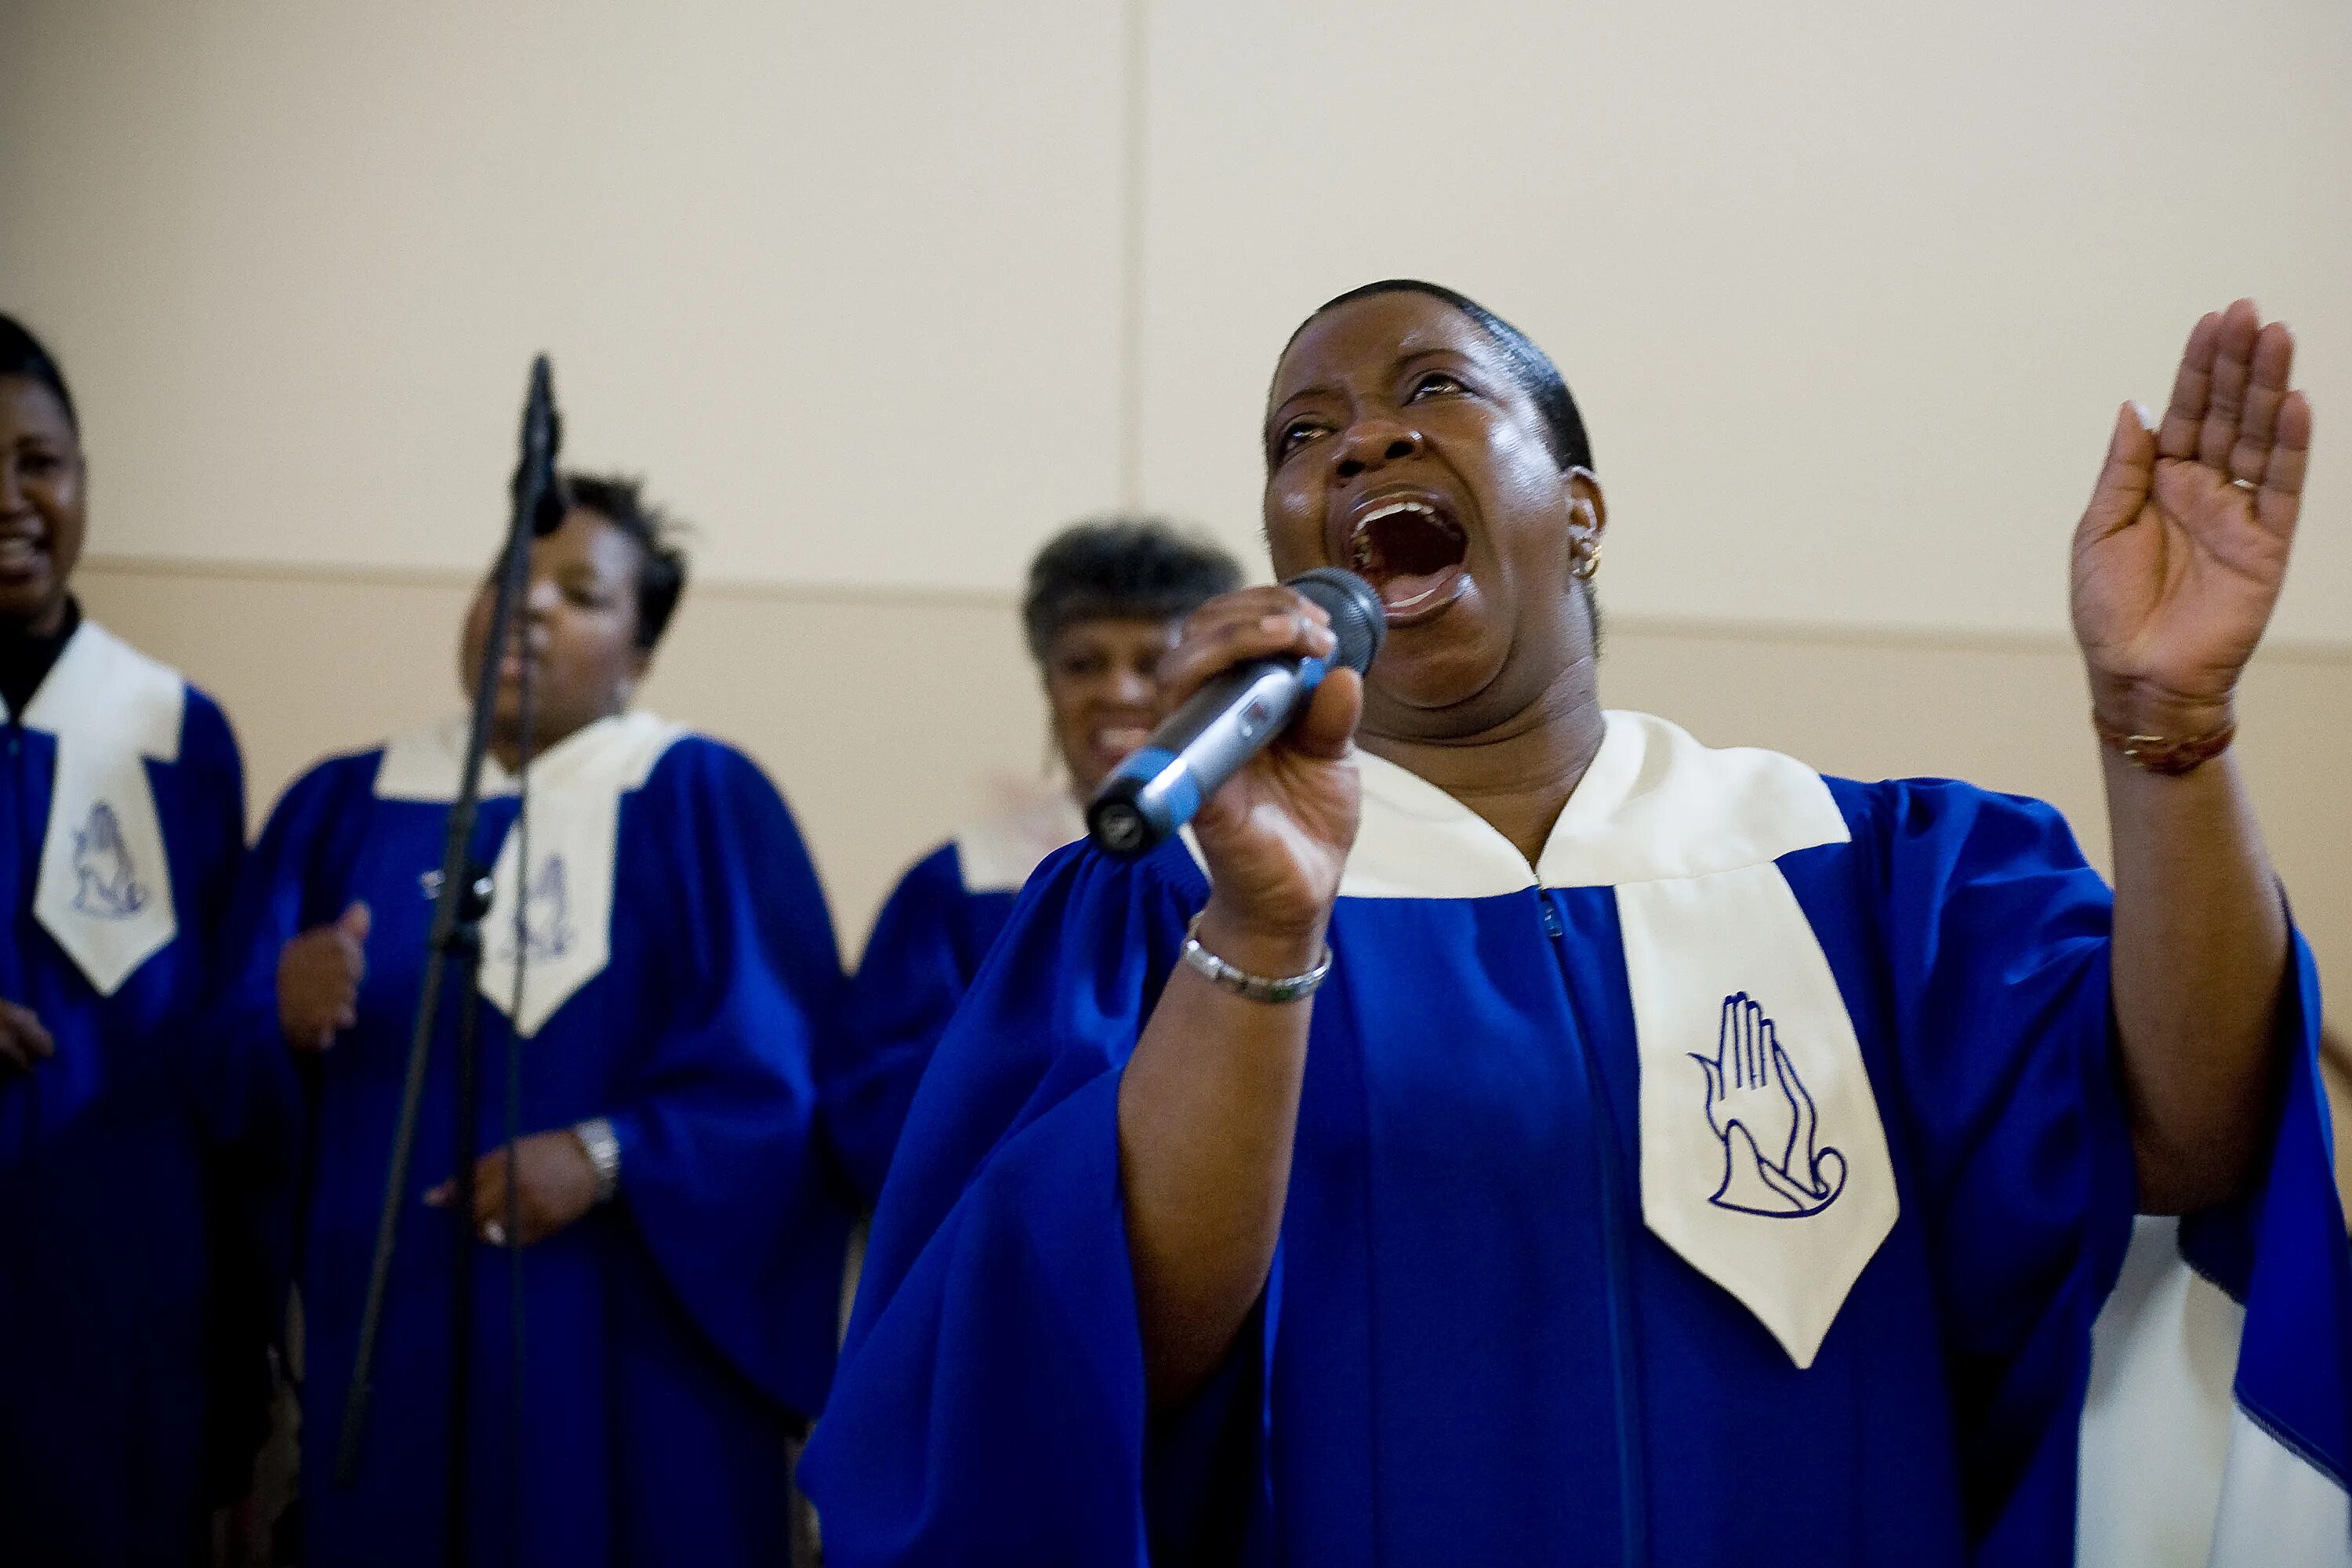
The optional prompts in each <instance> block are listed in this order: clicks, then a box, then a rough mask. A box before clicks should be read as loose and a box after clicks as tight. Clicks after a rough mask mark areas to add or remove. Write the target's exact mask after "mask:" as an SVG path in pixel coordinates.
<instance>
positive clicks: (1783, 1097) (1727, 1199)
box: [1690, 991, 1845, 1219]
mask: <svg viewBox="0 0 2352 1568" xmlns="http://www.w3.org/2000/svg"><path fill="white" fill-rule="evenodd" d="M1690 1057H1691V1060H1693V1061H1695V1062H1696V1063H1698V1065H1699V1070H1700V1071H1702V1072H1704V1073H1705V1074H1706V1121H1707V1125H1708V1126H1710V1127H1712V1128H1713V1129H1715V1136H1716V1138H1717V1141H1718V1142H1721V1143H1722V1145H1723V1181H1722V1184H1720V1185H1719V1186H1717V1188H1716V1190H1715V1194H1714V1196H1712V1197H1710V1198H1709V1199H1708V1200H1707V1201H1708V1202H1709V1203H1711V1204H1714V1205H1716V1206H1717V1208H1727V1209H1737V1210H1738V1211H1739V1212H1741V1213H1743V1214H1753V1215H1764V1216H1766V1217H1768V1218H1771V1219H1802V1218H1804V1217H1805V1216H1806V1215H1816V1214H1819V1213H1821V1212H1822V1210H1823V1209H1825V1208H1827V1207H1829V1206H1830V1205H1832V1204H1833V1203H1835V1202H1836V1201H1837V1196H1838V1194H1839V1193H1841V1192H1843V1190H1844V1189H1845V1156H1844V1155H1843V1154H1841V1153H1839V1152H1837V1151H1836V1150H1835V1149H1821V1150H1819V1151H1816V1149H1815V1147H1814V1131H1815V1120H1816V1119H1815V1116H1814V1113H1813V1097H1812V1096H1811V1095H1810V1094H1808V1093H1806V1092H1805V1086H1804V1084H1803V1082H1802V1081H1801V1080H1800V1079H1798V1077H1797V1069H1796V1068H1795V1067H1794V1066H1793V1065H1792V1064H1791V1063H1790V1060H1789V1053H1788V1052H1787V1051H1785V1050H1783V1049H1781V1048H1780V1035H1779V1031H1778V1030H1777V1029H1775V1027H1774V1026H1773V1023H1772V1020H1771V1019H1769V1018H1768V1017H1766V1016H1764V1009H1763V1007H1762V1006H1761V1005H1759V1004H1758V1003H1756V1002H1753V1001H1751V1000H1749V999H1748V993H1746V992H1745V991H1736V992H1734V993H1732V994H1730V995H1728V996H1726V997H1725V998H1724V999H1723V1017H1722V1023H1721V1025H1720V1026H1718V1029H1717V1035H1716V1044H1715V1056H1714V1058H1713V1059H1711V1060H1710V1059H1709V1058H1706V1057H1703V1056H1700V1055H1699V1054H1698V1053H1697V1052H1696V1051H1693V1052H1692V1053H1690Z"/></svg>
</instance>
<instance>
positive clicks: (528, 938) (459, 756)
mask: <svg viewBox="0 0 2352 1568" xmlns="http://www.w3.org/2000/svg"><path fill="white" fill-rule="evenodd" d="M685 733H686V731H685V730H683V729H682V728H680V727H679V726H677V725H676V724H672V723H669V722H668V721H665V720H662V719H657V718H656V717H654V716H653V715H652V714H650V713H636V712H630V713H621V714H616V715H614V717H612V718H609V719H600V720H598V721H596V722H595V723H593V724H590V725H588V726H587V727H586V728H584V729H583V730H581V731H578V732H576V733H574V734H572V735H569V736H567V737H565V739H564V740H563V742H562V743H561V744H560V745H556V746H553V747H551V748H550V749H549V750H548V752H546V753H545V754H544V755H542V756H540V757H537V758H535V759H533V760H532V762H531V764H530V869H529V872H528V874H524V873H523V871H522V868H521V857H522V846H521V843H520V835H519V834H517V833H515V832H514V831H513V830H512V829H511V828H509V830H508V833H507V835H506V837H505V839H504V841H503V842H502V843H501V845H500V846H499V856H498V863H497V865H496V867H495V868H493V870H492V871H491V886H492V892H491V895H490V910H489V913H488V915H486V916H485V917H483V921H482V973H481V992H482V995H483V997H484V999H485V1000H487V1001H488V1002H489V1003H490V1005H493V1006H495V1007H497V1008H499V1009H500V1010H501V1011H503V1012H507V1013H508V1014H509V1016H510V1017H511V1019H512V1021H513V1024H514V1026H515V1031H516V1033H518V1034H520V1035H523V1036H525V1037H529V1036H531V1035H535V1034H537V1033H538V1032H539V1030H540V1027H541V1026H542V1025H544V1024H545V1023H546V1022H547V1020H548V1019H549V1018H551V1017H552V1016H554V1014H555V1011H556V1009H558V1008H559V1007H561V1006H562V1005H563V1004H564V1003H565V1002H567V1001H569V1000H570V999H571V998H572V994H573V993H575V992H577V991H578V990H579V989H580V988H581V987H582V986H583V985H585V984H588V982H589V981H591V980H593V979H594V978H595V977H596V976H597V975H598V974H600V973H603V972H604V965H605V964H606V963H608V962H610V960H611V958H612V942H613V877H614V866H615V865H616V863H617V859H618V848H619V834H620V813H621V797H622V796H623V795H626V794H628V793H629V792H630V791H632V790H635V789H638V788H641V787H643V785H644V784H645V782H646V779H647V778H648V777H650V776H651V775H652V773H653V771H654V767H655V765H656V763H659V762H660V761H661V759H662V757H663V755H664V754H665V753H666V752H668V750H669V748H670V747H671V746H672V745H673V744H675V743H676V742H677V740H678V739H679V737H681V736H682V735H684V734H685ZM465 746H466V721H465V720H464V719H462V718H461V719H455V720H449V721H444V722H442V723H439V724H436V725H433V726H431V727H430V728H428V729H425V730H419V731H413V732H412V733H410V734H407V735H404V736H402V737H400V738H399V739H397V740H395V741H393V742H391V743H389V744H388V745H386V746H385V747H384V749H383V761H382V762H381V763H379V764H378V765H377V768H376V776H375V794H376V798H378V799H379V800H403V801H416V802H420V803H426V804H434V805H447V804H448V803H449V802H451V801H453V800H455V799H456V798H457V781H458V773H459V772H460V768H461V765H462V763H464V760H465ZM515 792H516V783H515V779H514V777H513V775H511V774H509V773H508V772H507V771H506V769H504V768H503V767H500V766H499V763H498V760H497V759H496V758H494V757H486V758H484V759H483V762H482V795H483V797H484V798H485V799H488V798H491V797H494V796H499V795H513V794H514V793H515ZM519 904H520V905H521V906H522V911H521V912H522V925H521V929H520V933H518V931H517V927H516V915H517V909H518V905H519ZM518 957H520V959H521V965H520V967H521V972H522V973H521V979H522V985H523V993H522V1003H521V1005H520V1008H518V1007H517V1006H516V1005H515V982H516V968H517V959H518Z"/></svg>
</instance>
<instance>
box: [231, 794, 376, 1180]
mask: <svg viewBox="0 0 2352 1568" xmlns="http://www.w3.org/2000/svg"><path fill="white" fill-rule="evenodd" d="M374 774H375V753H373V752H369V753H362V754H361V755H358V756H351V757H337V758H332V759H331V760H329V761H327V762H324V763H320V764H319V765H318V766H316V767H314V768H312V769H311V770H310V772H309V773H305V774H303V775H302V776H301V777H300V778H299V779H297V780H296V781H295V782H294V783H293V784H291V785H289V787H288V789H287V791H286V794H285V795H284V796H283V797H281V798H280V799H279V801H278V805H276V806H275V807H274V808H272V809H271V811H270V814H269V820H268V823H266V824H265V825H264V826H263V827H262V830H261V837H260V838H259V839H258V840H257V842H256V843H255V845H254V847H253V848H252V850H251V852H250V853H248V854H247V857H246V858H245V864H244V866H243V868H242V869H241V871H240V873H239V875H238V877H237V879H236V889H235V891H234V894H233V896H232V897H231V898H230V900H228V906H227V912H226V917H225V918H224V920H223V921H222V922H221V931H220V942H219V950H218V951H219V959H218V964H217V982H216V984H215V990H214V993H213V996H212V1002H211V1006H210V1008H209V1011H208V1017H209V1025H208V1027H207V1029H206V1030H205V1034H206V1036H207V1044H208V1047H209V1053H208V1055H209V1059H208V1063H207V1068H206V1071H205V1081H204V1084H203V1086H202V1104H203V1108H204V1111H205V1123H206V1131H207V1132H208V1133H209V1134H210V1136H211V1138H212V1140H213V1141H214V1142H215V1143H216V1144H222V1145H230V1146H235V1147H236V1148H238V1149H240V1150H241V1151H243V1152H244V1153H245V1154H246V1155H247V1157H248V1158H249V1159H252V1160H254V1161H257V1162H260V1163H264V1164H266V1165H267V1166H268V1168H269V1169H270V1170H271V1171H273V1172H274V1173H277V1174H278V1175H283V1176H290V1175H291V1174H292V1173H293V1171H294V1167H295V1165H296V1164H297V1163H298V1162H299V1145H300V1141H301V1138H302V1136H303V1135H304V1116H305V1108H304V1105H303V1101H302V1088H301V1083H300V1079H299V1071H298V1068H297V1064H296V1061H295V1058H294V1055H293V1052H292V1050H291V1049H290V1048H289V1047H288V1045H287V1043H286V1035H285V1031H284V1030H283V1029H281V1028H280V1027H279V1026H278V954H279V953H280V952H282V951H283V950H284V948H285V946H286V944H287V943H288V942H290V941H292V940H293V939H294V938H295V937H296V936H298V935H299V934H301V933H302V932H303V931H308V930H309V929H310V928H311V927H312V926H316V925H320V924H323V923H325V922H326V921H331V920H333V919H334V918H335V917H336V916H338V915H340V914H341V913H342V909H341V903H340V901H339V899H338V893H339V890H340V889H341V887H342V886H343V885H344V883H345V881H346V880H347V876H346V875H345V874H344V873H345V872H346V871H347V868H348V867H349V866H350V863H351V860H352V855H353V853H354V852H355V849H356V835H358V834H359V833H361V832H362V831H364V829H365V826H366V815H365V812H364V811H363V810H360V809H356V808H357V807H359V806H362V805H364V799H363V797H364V796H365V795H366V794H367V793H368V791H369V789H370V787H371V785H372V784H373V779H374Z"/></svg>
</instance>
